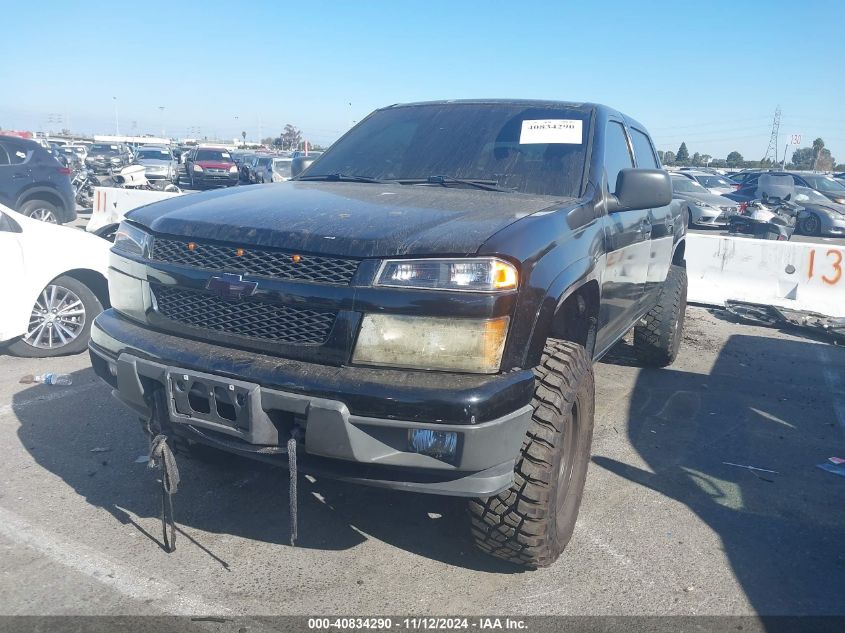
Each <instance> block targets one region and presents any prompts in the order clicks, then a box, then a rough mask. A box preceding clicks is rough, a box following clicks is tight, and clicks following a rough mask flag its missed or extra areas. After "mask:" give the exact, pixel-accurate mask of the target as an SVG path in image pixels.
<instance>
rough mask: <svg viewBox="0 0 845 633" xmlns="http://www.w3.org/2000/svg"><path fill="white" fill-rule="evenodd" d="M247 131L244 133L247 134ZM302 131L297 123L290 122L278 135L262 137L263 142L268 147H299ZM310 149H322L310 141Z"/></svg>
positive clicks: (281, 148) (284, 148)
mask: <svg viewBox="0 0 845 633" xmlns="http://www.w3.org/2000/svg"><path fill="white" fill-rule="evenodd" d="M245 134H246V133H244V135H245ZM302 141H303V138H302V131H301V130H300V129H299V128H297V127H296V126H295V125H291V124H290V123H288V124H287V125H285V127H284V128H283V129H282V131H281V132H280V133H279V135H278V136H268V137H266V138H263V139H261V144H262V145H266V146H268V147H274V148H276V149H280V150H295V149H298V148H299V146H300V145H301V144H302ZM308 148H309V149H313V150H319V149H322V147H320V146H319V145H314V144H311V143H309V144H308Z"/></svg>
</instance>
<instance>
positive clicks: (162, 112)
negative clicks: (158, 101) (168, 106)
mask: <svg viewBox="0 0 845 633" xmlns="http://www.w3.org/2000/svg"><path fill="white" fill-rule="evenodd" d="M158 111H159V112H161V138H167V137H166V136H165V135H164V106H159V107H158Z"/></svg>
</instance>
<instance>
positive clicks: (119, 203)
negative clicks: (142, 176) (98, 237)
mask: <svg viewBox="0 0 845 633" xmlns="http://www.w3.org/2000/svg"><path fill="white" fill-rule="evenodd" d="M183 193H186V192H172V191H150V190H149V189H120V188H118V187H94V208H93V209H92V211H91V219H90V220H88V224H87V225H86V227H85V230H86V231H88V232H89V233H93V232H95V231H98V230H99V229H101V228H103V227H104V226H108V225H109V224H116V223H118V222H120V221H121V220H123V216H125V215H126V214H127V213H128V212H129V211H131V210H132V209H137V208H138V207H142V206H144V205H145V204H150V203H152V202H158V201H159V200H164V199H166V198H172V197H173V196H181V195H182V194H183Z"/></svg>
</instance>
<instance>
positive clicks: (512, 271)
mask: <svg viewBox="0 0 845 633" xmlns="http://www.w3.org/2000/svg"><path fill="white" fill-rule="evenodd" d="M516 281H517V275H516V268H514V267H513V266H511V265H510V264H508V263H506V262H503V261H500V260H498V259H496V260H493V286H494V287H495V288H497V289H505V288H516Z"/></svg>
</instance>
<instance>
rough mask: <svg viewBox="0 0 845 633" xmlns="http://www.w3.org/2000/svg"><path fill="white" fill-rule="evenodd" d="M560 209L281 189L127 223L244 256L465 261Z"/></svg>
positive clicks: (381, 190) (526, 200)
mask: <svg viewBox="0 0 845 633" xmlns="http://www.w3.org/2000/svg"><path fill="white" fill-rule="evenodd" d="M566 202H567V199H565V198H561V199H556V198H550V197H545V196H529V195H523V194H515V193H500V192H493V191H482V190H475V189H458V188H454V187H441V186H431V185H423V186H419V185H395V184H361V183H341V182H327V183H313V182H309V183H306V182H285V183H279V184H272V185H254V186H250V187H233V188H230V189H224V190H222V191H213V192H205V193H196V194H189V195H185V196H176V197H174V198H169V199H167V200H164V201H162V202H157V203H155V204H151V205H148V206H145V207H142V208H140V209H136V210H134V211H132V212H130V213H129V214H128V216H127V217H128V219H130V220H131V221H132V222H135V223H137V224H140V225H142V226H145V227H147V228H149V229H151V230H152V231H153V232H154V233H157V234H164V235H170V236H183V237H188V238H193V239H198V240H216V241H220V242H234V243H237V244H238V245H243V246H266V247H274V248H283V249H294V250H297V251H303V252H308V253H322V254H334V255H346V256H351V257H385V256H392V255H443V254H455V255H464V254H472V253H475V252H476V251H477V250H478V249H479V247H480V246H481V245H482V244H483V243H484V242H485V241H486V240H487V239H488V238H489V237H490V236H492V235H493V234H494V233H496V232H497V231H500V230H501V229H503V228H504V227H506V226H508V225H509V224H512V223H513V222H516V221H517V220H519V219H520V218H523V217H525V216H527V215H530V214H532V213H536V212H538V211H542V210H547V209H551V208H556V207H560V206H562V205H563V204H565V203H566ZM569 202H571V200H569Z"/></svg>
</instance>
